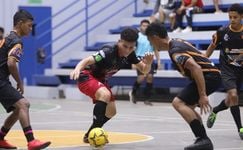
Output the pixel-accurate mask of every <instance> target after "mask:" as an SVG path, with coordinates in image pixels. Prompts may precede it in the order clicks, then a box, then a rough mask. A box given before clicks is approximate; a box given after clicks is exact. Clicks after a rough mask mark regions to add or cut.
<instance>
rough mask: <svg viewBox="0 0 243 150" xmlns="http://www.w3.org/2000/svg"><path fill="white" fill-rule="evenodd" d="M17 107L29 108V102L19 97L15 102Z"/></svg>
mask: <svg viewBox="0 0 243 150" xmlns="http://www.w3.org/2000/svg"><path fill="white" fill-rule="evenodd" d="M16 107H17V109H26V110H27V109H29V107H30V103H29V102H28V101H27V100H26V99H24V98H23V99H21V100H19V101H18V102H17V104H16Z"/></svg>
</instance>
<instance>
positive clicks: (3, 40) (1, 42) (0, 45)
mask: <svg viewBox="0 0 243 150" xmlns="http://www.w3.org/2000/svg"><path fill="white" fill-rule="evenodd" d="M4 42H5V39H2V40H0V48H1V47H2V46H3V44H4Z"/></svg>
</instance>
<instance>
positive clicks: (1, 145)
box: [0, 140, 17, 149]
mask: <svg viewBox="0 0 243 150" xmlns="http://www.w3.org/2000/svg"><path fill="white" fill-rule="evenodd" d="M0 149H17V147H16V146H14V145H12V144H10V143H8V142H7V141H6V140H1V141H0Z"/></svg>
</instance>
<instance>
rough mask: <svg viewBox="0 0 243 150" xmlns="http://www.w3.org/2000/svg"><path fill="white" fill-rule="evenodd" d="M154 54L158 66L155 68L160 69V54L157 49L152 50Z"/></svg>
mask: <svg viewBox="0 0 243 150" xmlns="http://www.w3.org/2000/svg"><path fill="white" fill-rule="evenodd" d="M154 55H155V58H156V60H157V65H158V68H157V69H161V63H160V54H159V51H158V50H156V49H155V50H154Z"/></svg>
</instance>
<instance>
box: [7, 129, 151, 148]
mask: <svg viewBox="0 0 243 150" xmlns="http://www.w3.org/2000/svg"><path fill="white" fill-rule="evenodd" d="M107 133H108V139H109V144H124V143H134V142H143V141H148V140H151V139H153V137H151V136H148V135H143V134H138V133H123V132H107ZM84 134H85V132H84V131H79V130H35V131H34V135H35V137H36V138H37V139H40V140H42V141H51V142H52V144H51V146H50V147H51V148H60V147H77V146H89V145H88V144H85V143H83V141H82V138H83V136H84ZM6 140H8V141H9V142H11V143H12V144H14V145H16V146H17V147H19V148H25V147H26V140H25V137H24V134H23V132H22V131H21V130H11V131H10V132H9V134H8V135H7V137H6Z"/></svg>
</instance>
